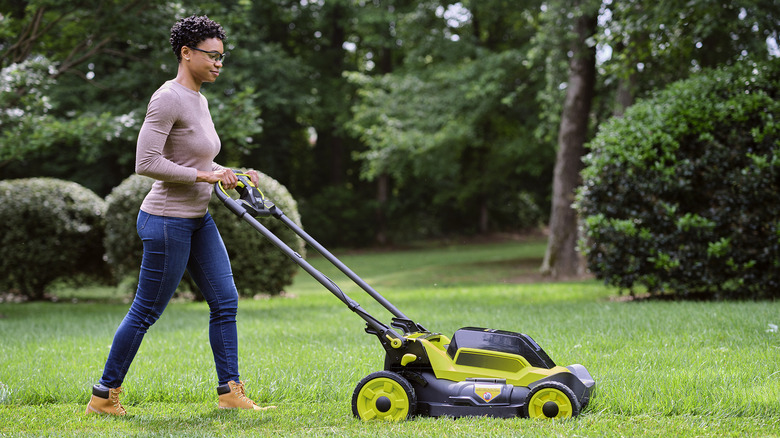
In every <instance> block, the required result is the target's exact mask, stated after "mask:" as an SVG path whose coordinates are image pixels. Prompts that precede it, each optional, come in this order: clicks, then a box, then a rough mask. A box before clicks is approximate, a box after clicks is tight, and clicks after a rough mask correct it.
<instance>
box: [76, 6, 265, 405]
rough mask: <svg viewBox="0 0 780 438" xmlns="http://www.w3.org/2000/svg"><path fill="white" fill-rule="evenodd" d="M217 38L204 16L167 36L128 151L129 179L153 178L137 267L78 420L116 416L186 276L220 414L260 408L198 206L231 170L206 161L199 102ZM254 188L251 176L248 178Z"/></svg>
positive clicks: (204, 213) (210, 228)
mask: <svg viewBox="0 0 780 438" xmlns="http://www.w3.org/2000/svg"><path fill="white" fill-rule="evenodd" d="M224 40H225V32H224V30H223V29H222V26H220V25H219V24H218V23H216V22H214V21H212V20H210V19H208V18H207V17H205V16H202V17H197V16H194V15H193V16H191V17H188V18H184V19H182V20H180V21H178V22H177V23H176V24H174V25H173V27H172V28H171V40H170V41H171V46H172V48H173V51H174V53H175V54H176V57H177V59H178V61H179V68H178V73H177V75H176V78H175V79H173V80H170V81H167V82H166V83H164V84H163V85H162V86H161V87H160V88H159V89H158V90H157V91H156V92H155V93H154V95H153V96H152V98H151V100H150V102H149V106H148V108H147V112H146V118H145V119H144V123H143V126H142V127H141V131H140V132H139V134H138V145H137V150H136V172H137V173H139V174H141V175H146V176H149V177H152V178H154V179H156V180H157V181H155V182H154V185H153V186H152V188H151V190H150V191H149V193H148V194H147V195H146V197H145V198H144V201H143V203H142V205H141V211H140V212H139V214H138V222H137V229H138V235H139V236H140V237H141V240H142V241H143V248H144V253H143V259H142V261H141V273H140V276H139V280H138V290H137V292H136V296H135V299H134V300H133V303H132V305H131V306H130V310H129V311H128V313H127V315H126V316H125V318H124V319H123V320H122V323H121V324H120V325H119V328H118V329H117V331H116V334H115V335H114V341H113V343H112V345H111V350H110V352H109V354H108V359H107V361H106V365H105V368H104V369H103V376H102V378H101V379H100V383H99V384H97V385H95V386H94V387H93V389H92V399H91V400H90V402H89V404H88V405H87V413H103V414H111V415H125V413H126V411H125V409H124V407H122V405H121V404H120V403H119V399H118V396H119V393H121V392H122V386H121V385H122V381H123V380H124V378H125V375H126V374H127V370H128V368H129V367H130V364H131V363H132V361H133V358H134V357H135V354H136V352H137V351H138V347H139V346H140V344H141V341H142V339H143V337H144V334H146V331H147V329H148V328H149V326H151V325H152V324H154V322H155V321H157V319H158V318H159V317H160V315H161V314H162V312H163V310H164V309H165V307H166V305H167V304H168V301H169V300H170V298H171V296H173V293H174V292H175V291H176V288H177V286H178V284H179V282H180V281H181V278H182V276H183V275H184V271H185V270H187V271H188V272H189V273H190V275H191V276H192V278H193V279H194V280H195V282H196V283H197V284H198V287H199V288H200V289H201V291H202V293H203V296H204V297H205V299H206V301H207V302H208V305H209V309H210V320H209V341H210V344H211V349H212V352H213V353H214V362H215V364H216V369H217V377H218V379H219V385H218V387H217V394H218V395H219V397H218V398H219V402H218V405H219V407H220V408H225V409H231V408H243V409H252V410H264V409H268V407H266V408H261V407H259V406H258V405H257V404H256V403H255V402H253V401H252V400H251V399H249V398H248V397H247V396H246V394H245V392H244V386H243V384H242V383H241V380H240V378H239V373H238V345H237V330H236V312H237V307H238V292H237V290H236V286H235V284H234V282H233V273H232V271H231V268H230V260H229V259H228V255H227V251H226V250H225V245H224V243H223V242H222V237H221V236H220V234H219V231H217V228H216V226H215V225H214V221H213V220H212V218H211V216H210V215H209V213H208V210H207V206H208V202H209V198H210V197H211V191H212V186H213V184H214V183H216V182H218V181H221V182H222V184H223V185H224V186H225V187H226V188H233V187H235V186H236V182H237V178H236V176H235V174H234V173H233V171H232V170H230V169H226V168H223V167H222V166H219V165H218V164H216V163H214V162H213V160H214V157H215V156H216V155H217V153H218V152H219V150H220V140H219V137H218V136H217V133H216V131H215V129H214V123H213V122H212V120H211V115H210V113H209V109H208V102H207V101H206V98H205V97H204V96H203V95H202V94H200V87H201V85H202V84H203V83H204V82H214V81H215V80H216V79H217V77H218V76H219V73H220V70H221V68H222V59H223V58H224V56H225V52H224V46H223V41H224ZM249 174H250V176H251V177H252V180H253V181H254V182H255V184H256V183H257V182H258V175H257V172H255V171H249Z"/></svg>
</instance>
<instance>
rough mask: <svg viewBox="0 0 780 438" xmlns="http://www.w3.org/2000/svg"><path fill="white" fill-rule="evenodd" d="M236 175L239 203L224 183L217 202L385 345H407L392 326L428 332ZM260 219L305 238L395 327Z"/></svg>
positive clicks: (217, 187) (244, 176)
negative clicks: (271, 220) (390, 318)
mask: <svg viewBox="0 0 780 438" xmlns="http://www.w3.org/2000/svg"><path fill="white" fill-rule="evenodd" d="M234 172H235V173H236V176H237V177H238V185H237V186H236V191H237V192H238V193H239V199H238V200H236V199H233V198H231V197H230V195H228V193H227V191H226V190H225V188H224V187H223V186H222V182H221V181H220V182H216V183H214V189H215V190H214V191H215V192H216V194H217V198H218V199H219V200H220V201H222V203H224V204H225V206H227V207H228V209H230V211H232V212H233V213H234V214H235V215H236V216H238V217H239V218H240V219H244V220H245V221H246V222H248V223H249V224H250V225H251V226H252V227H253V228H255V229H256V230H257V231H259V232H260V234H262V235H263V236H264V237H266V238H267V239H268V240H270V241H271V242H272V243H273V244H274V245H275V246H276V247H277V248H279V249H280V250H281V251H282V252H283V253H285V254H286V255H287V256H288V257H290V258H291V259H292V260H293V261H295V263H296V264H298V265H299V266H300V267H301V268H303V269H304V270H305V271H306V272H308V273H309V274H310V275H311V276H313V277H314V278H315V279H316V280H317V281H318V282H319V283H320V284H322V285H323V286H324V287H325V288H326V289H328V290H329V291H330V292H331V293H333V294H334V295H336V297H337V298H339V299H340V300H341V301H342V302H344V304H346V305H347V307H349V309H350V310H352V311H353V312H355V313H357V314H359V315H360V316H361V317H362V318H363V319H364V320H365V321H366V323H367V324H368V326H369V327H370V328H371V329H372V333H376V334H382V335H383V336H380V339H382V342H385V341H384V339H387V340H389V341H390V343H391V345H392V346H393V348H399V347H400V346H401V345H402V344H403V342H404V339H403V337H402V336H400V335H399V334H398V333H397V332H396V331H395V330H393V329H392V328H391V326H392V327H396V328H400V329H403V330H404V331H406V332H415V331H422V332H424V331H427V330H426V329H425V327H423V326H421V325H419V324H417V323H415V322H414V321H412V320H411V319H410V318H409V317H407V316H406V315H404V314H403V312H401V311H400V310H399V309H398V308H397V307H395V306H394V305H393V304H392V303H391V302H389V301H388V300H387V299H386V298H385V297H383V296H382V295H381V294H380V293H379V292H377V291H376V290H374V289H373V288H372V287H371V286H370V285H369V284H368V283H366V282H365V280H363V279H362V278H360V277H359V276H358V275H357V274H355V273H354V272H353V271H352V270H351V269H349V267H347V266H346V265H345V264H344V263H342V262H341V261H340V260H339V259H337V258H336V256H334V255H333V254H332V253H331V252H330V251H328V250H327V249H326V248H325V247H323V246H322V245H321V244H320V243H319V242H317V241H316V240H314V238H313V237H311V236H310V235H309V234H308V233H306V232H305V231H304V230H303V229H302V228H301V227H299V226H298V225H297V224H296V223H295V222H293V221H292V220H291V219H290V218H288V217H287V216H285V214H284V213H283V212H282V210H280V209H279V208H278V207H276V206H275V205H274V204H273V203H272V202H271V201H269V200H267V199H265V196H264V195H263V192H261V191H260V190H259V189H258V188H257V187H256V186H255V185H254V184H253V183H252V180H251V177H250V176H249V175H248V174H246V173H243V172H240V171H234ZM257 216H273V217H275V218H276V219H278V220H280V221H282V223H284V224H285V225H286V226H287V228H289V229H290V230H292V231H293V232H294V233H295V234H297V235H298V236H299V237H301V238H302V239H303V240H304V242H306V243H307V244H309V245H310V246H311V247H313V248H314V249H315V250H317V252H319V253H320V255H322V256H323V257H325V259H327V260H328V261H329V262H331V263H332V264H333V265H334V266H335V267H337V268H338V269H339V270H340V271H341V272H342V273H344V274H345V275H346V276H347V277H349V279H350V280H352V281H353V282H354V283H355V284H357V285H358V286H360V287H361V288H362V289H363V290H364V291H365V292H366V293H368V294H369V295H370V296H371V297H372V298H373V299H374V300H376V301H377V302H379V304H381V305H382V306H383V307H384V308H385V309H387V310H388V311H389V312H390V313H392V314H393V316H395V318H393V323H392V324H391V325H390V326H388V325H386V324H384V323H382V322H380V321H379V320H377V319H376V318H374V317H373V316H372V315H370V314H369V313H368V312H366V311H365V310H364V309H363V308H361V307H360V305H359V304H358V303H357V302H355V301H354V300H352V299H351V298H349V297H348V296H347V295H346V294H345V293H344V292H343V291H341V289H339V288H338V286H336V284H335V283H333V281H332V280H330V279H329V278H328V277H326V276H325V275H323V274H322V273H321V272H319V271H318V270H317V269H315V268H314V267H313V266H311V265H310V264H309V263H308V262H306V260H304V259H303V257H301V256H300V254H298V253H297V252H295V251H294V250H293V249H292V248H290V247H289V246H288V245H287V244H286V243H284V242H283V241H282V240H281V239H279V238H278V237H277V236H276V235H275V234H273V233H272V232H271V231H270V230H268V229H267V228H266V227H265V226H263V224H261V223H260V222H258V221H257V220H256V219H255V217H257ZM367 331H368V330H367Z"/></svg>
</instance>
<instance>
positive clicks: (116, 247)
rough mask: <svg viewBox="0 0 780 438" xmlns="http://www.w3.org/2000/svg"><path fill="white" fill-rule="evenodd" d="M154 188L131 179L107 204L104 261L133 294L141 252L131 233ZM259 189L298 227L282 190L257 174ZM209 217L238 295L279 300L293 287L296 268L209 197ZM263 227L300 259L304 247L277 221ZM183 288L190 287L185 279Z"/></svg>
mask: <svg viewBox="0 0 780 438" xmlns="http://www.w3.org/2000/svg"><path fill="white" fill-rule="evenodd" d="M153 182H154V180H152V179H151V178H147V177H144V176H140V175H132V176H130V177H129V178H127V179H125V180H124V181H123V182H122V183H121V184H120V185H119V186H117V187H115V188H114V190H113V191H112V192H111V193H110V194H109V195H108V197H107V198H106V200H107V203H108V208H107V214H106V224H107V226H106V237H105V247H106V259H107V261H108V263H109V265H110V266H111V268H112V271H113V273H114V276H115V278H116V279H117V280H118V281H119V282H121V283H125V284H131V285H133V289H134V285H136V284H137V280H138V269H139V267H140V265H141V257H142V254H143V246H142V244H141V240H140V239H139V238H138V233H137V232H136V228H135V224H136V218H137V216H138V209H139V207H140V206H141V203H142V202H143V199H144V197H145V196H146V194H147V193H148V192H149V189H150V188H151V186H152V183H153ZM260 187H261V188H262V191H263V193H264V194H265V195H266V197H267V198H269V199H271V200H272V201H274V202H275V203H276V204H277V205H278V206H279V207H280V208H281V209H282V211H284V213H285V214H286V215H287V216H288V217H290V218H291V219H292V220H293V221H294V222H295V223H297V224H299V225H300V223H301V220H300V216H299V214H298V210H297V205H296V203H295V200H294V199H293V198H292V196H291V195H290V193H289V192H288V191H287V189H286V188H285V187H284V186H282V185H281V184H279V183H278V182H276V181H275V180H273V179H271V178H270V177H268V176H266V175H263V174H260ZM209 211H210V212H211V215H212V216H213V217H214V221H215V222H216V223H217V226H218V227H219V231H220V233H221V234H222V239H223V240H224V241H225V246H226V247H227V250H228V255H229V256H230V261H231V266H232V268H233V273H234V277H235V282H236V286H237V287H238V290H239V293H240V294H241V295H243V296H253V295H255V294H256V293H259V292H264V293H268V294H272V295H274V294H279V293H280V292H281V291H282V290H283V289H284V287H285V286H286V285H289V284H291V283H292V277H293V275H294V274H295V272H296V271H297V269H296V267H297V265H295V263H294V262H293V261H292V260H290V259H289V258H288V257H287V256H286V255H284V253H282V252H281V251H279V250H278V249H277V248H276V247H275V246H273V244H272V243H271V242H269V241H268V240H267V239H265V238H264V237H263V236H262V235H260V234H259V233H258V232H257V231H255V230H254V229H253V228H252V227H251V226H250V225H249V224H246V223H244V222H243V221H239V219H238V218H237V217H236V216H235V215H234V214H233V213H231V212H230V211H229V210H228V209H227V208H226V207H225V206H224V205H222V203H221V202H220V201H219V200H218V199H216V197H212V199H211V201H210V203H209ZM262 221H263V223H264V225H265V226H266V227H267V228H268V229H269V230H271V231H272V232H274V233H275V234H276V235H277V236H279V237H280V238H281V239H282V240H284V241H285V242H288V244H289V245H290V246H291V247H292V248H293V249H294V250H296V251H297V252H298V253H299V254H301V255H304V254H305V253H304V244H303V241H302V240H301V239H300V238H294V237H293V233H292V231H290V230H289V229H287V227H285V226H284V225H283V224H282V223H281V222H280V221H278V220H276V219H274V218H269V219H262ZM239 222H240V223H239ZM185 282H187V283H190V280H189V279H188V278H187V277H186V276H185Z"/></svg>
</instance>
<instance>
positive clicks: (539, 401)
mask: <svg viewBox="0 0 780 438" xmlns="http://www.w3.org/2000/svg"><path fill="white" fill-rule="evenodd" d="M523 411H524V412H523V413H524V414H525V415H524V416H526V417H531V418H541V419H550V418H570V417H576V416H577V415H579V414H580V402H579V401H577V397H575V396H574V392H573V391H572V390H571V389H569V387H568V386H566V385H564V384H563V383H560V382H554V381H550V382H544V383H541V384H540V385H538V386H536V387H535V388H534V389H533V390H531V392H530V393H529V394H528V402H527V403H526V404H525V407H524V409H523Z"/></svg>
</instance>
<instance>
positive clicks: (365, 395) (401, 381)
mask: <svg viewBox="0 0 780 438" xmlns="http://www.w3.org/2000/svg"><path fill="white" fill-rule="evenodd" d="M416 410H417V396H416V395H415V393H414V388H413V387H412V385H411V384H410V383H409V381H408V380H406V379H405V378H403V377H402V376H401V375H399V374H397V373H394V372H392V371H377V372H375V373H371V374H369V375H368V376H366V377H364V378H363V380H361V381H360V382H359V383H358V384H357V386H356V387H355V391H354V392H353V393H352V413H353V414H355V416H356V417H358V418H360V419H363V420H387V421H399V420H405V419H408V418H411V417H412V416H413V415H414V413H415V411H416Z"/></svg>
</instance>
